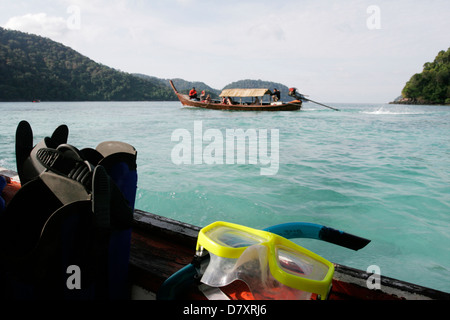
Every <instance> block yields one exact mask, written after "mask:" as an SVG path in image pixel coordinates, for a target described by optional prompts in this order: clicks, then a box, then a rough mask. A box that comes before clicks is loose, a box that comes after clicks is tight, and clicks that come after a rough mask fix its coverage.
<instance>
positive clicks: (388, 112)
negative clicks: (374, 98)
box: [360, 107, 425, 115]
mask: <svg viewBox="0 0 450 320" xmlns="http://www.w3.org/2000/svg"><path fill="white" fill-rule="evenodd" d="M360 113H363V114H374V115H405V114H406V115H407V114H424V113H425V112H423V111H419V110H411V109H409V108H406V109H398V108H396V109H386V108H385V107H381V108H379V109H377V110H373V111H360Z"/></svg>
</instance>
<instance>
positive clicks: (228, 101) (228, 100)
mask: <svg viewBox="0 0 450 320" xmlns="http://www.w3.org/2000/svg"><path fill="white" fill-rule="evenodd" d="M227 104H229V105H233V104H234V102H233V99H231V97H228V98H227Z"/></svg>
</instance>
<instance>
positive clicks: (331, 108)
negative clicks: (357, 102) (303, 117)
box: [303, 98, 340, 111]
mask: <svg viewBox="0 0 450 320" xmlns="http://www.w3.org/2000/svg"><path fill="white" fill-rule="evenodd" d="M303 99H305V100H307V101H311V102H313V103H316V104H318V105H321V106H324V107H327V108H330V109H333V110H335V111H340V110H339V109H336V108H333V107H330V106H327V105H324V104H323V103H320V102H316V101H313V100H310V99H307V98H303Z"/></svg>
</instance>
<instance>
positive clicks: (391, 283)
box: [0, 168, 450, 300]
mask: <svg viewBox="0 0 450 320" xmlns="http://www.w3.org/2000/svg"><path fill="white" fill-rule="evenodd" d="M0 174H1V175H3V176H6V177H9V178H10V179H8V180H9V182H8V188H9V190H8V193H7V196H8V197H5V195H6V193H5V192H3V193H2V197H3V198H4V199H5V200H8V201H9V200H10V198H11V197H12V196H13V195H14V193H15V192H17V190H18V189H19V188H20V183H19V181H18V176H17V173H15V172H13V171H10V170H7V169H4V168H0ZM8 201H7V202H8ZM200 229H201V228H200V227H197V226H194V225H191V224H188V223H183V222H180V221H176V220H173V219H169V218H165V217H162V216H158V215H155V214H152V213H149V212H145V211H142V210H138V209H136V210H135V211H134V219H133V226H132V237H131V252H130V261H129V266H130V270H129V271H130V272H129V277H130V284H131V287H132V290H131V298H132V299H154V298H155V297H156V293H157V292H158V290H159V288H160V287H161V285H162V284H163V282H164V281H165V280H166V279H167V278H169V277H170V276H171V275H172V274H174V273H175V272H177V271H178V270H180V269H181V268H183V267H185V266H186V265H188V264H190V263H191V262H192V259H193V257H194V254H195V245H196V241H197V235H198V232H199V231H200ZM371 276H372V275H371V274H368V273H367V272H365V271H362V270H358V269H354V268H350V267H347V266H343V265H340V264H335V272H334V277H333V281H332V289H331V293H330V296H329V299H330V300H433V299H435V300H450V293H446V292H442V291H438V290H434V289H430V288H426V287H423V286H419V285H416V284H412V283H408V282H404V281H400V280H396V279H393V278H389V277H384V276H381V277H380V288H379V289H370V288H368V286H367V280H368V279H369V278H370V277H371ZM142 293H144V294H142ZM182 298H183V299H189V300H202V299H203V300H204V299H206V297H205V296H204V295H203V294H202V293H201V292H200V291H199V290H197V289H196V288H192V290H191V291H190V292H188V293H187V294H185V295H184V296H182Z"/></svg>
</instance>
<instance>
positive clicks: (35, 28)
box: [4, 13, 68, 38]
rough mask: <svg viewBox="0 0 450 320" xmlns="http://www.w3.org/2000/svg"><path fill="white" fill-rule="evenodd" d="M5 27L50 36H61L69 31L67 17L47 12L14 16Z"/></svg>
mask: <svg viewBox="0 0 450 320" xmlns="http://www.w3.org/2000/svg"><path fill="white" fill-rule="evenodd" d="M4 27H5V28H7V29H13V30H21V31H24V32H28V33H34V34H38V35H41V36H45V37H49V38H55V37H58V38H59V37H61V36H62V35H64V33H66V32H67V31H68V25H67V20H66V19H64V18H62V17H52V16H48V15H47V14H46V13H35V14H32V13H28V14H25V15H22V16H16V17H12V18H10V19H9V20H8V21H7V22H6V24H5V25H4Z"/></svg>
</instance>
